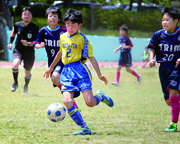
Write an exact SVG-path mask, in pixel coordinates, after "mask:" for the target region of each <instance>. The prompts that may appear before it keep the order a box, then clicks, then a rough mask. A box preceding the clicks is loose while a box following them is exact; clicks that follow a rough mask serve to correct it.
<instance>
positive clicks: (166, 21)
mask: <svg viewBox="0 0 180 144" xmlns="http://www.w3.org/2000/svg"><path fill="white" fill-rule="evenodd" d="M177 22H178V19H175V20H173V18H172V17H170V16H169V15H167V14H164V15H163V18H162V27H163V29H164V30H166V31H167V32H168V33H174V32H175V30H176V24H177Z"/></svg>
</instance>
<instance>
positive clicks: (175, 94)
mask: <svg viewBox="0 0 180 144" xmlns="http://www.w3.org/2000/svg"><path fill="white" fill-rule="evenodd" d="M176 83H177V82H176ZM171 85H173V83H172V84H171ZM179 101H180V99H179V91H178V90H175V89H171V88H170V91H169V102H170V106H171V123H170V127H169V128H167V129H165V131H166V132H176V131H177V122H178V120H179V112H180V103H179Z"/></svg>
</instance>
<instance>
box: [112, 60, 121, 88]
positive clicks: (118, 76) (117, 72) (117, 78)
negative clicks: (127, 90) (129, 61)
mask: <svg viewBox="0 0 180 144" xmlns="http://www.w3.org/2000/svg"><path fill="white" fill-rule="evenodd" d="M122 63H123V62H122V58H120V59H119V62H118V67H117V71H116V81H115V82H111V84H112V85H116V86H119V80H120V70H121V68H122Z"/></svg>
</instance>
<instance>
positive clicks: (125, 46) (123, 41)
mask: <svg viewBox="0 0 180 144" xmlns="http://www.w3.org/2000/svg"><path fill="white" fill-rule="evenodd" d="M119 30H120V31H119V34H120V36H121V37H120V38H119V43H120V46H119V47H118V48H116V49H115V50H114V52H115V53H116V52H117V51H118V50H121V56H120V58H119V63H118V67H117V72H116V81H115V82H112V84H113V85H116V86H119V79H120V71H121V68H122V67H123V65H124V66H125V67H126V71H127V72H129V73H130V74H132V75H134V76H135V77H137V84H139V83H140V82H141V75H138V74H137V73H136V72H135V71H134V70H131V66H132V57H131V48H132V47H133V44H132V42H131V40H130V38H129V37H128V36H127V35H126V34H127V33H128V27H126V26H125V25H122V26H121V27H120V28H119Z"/></svg>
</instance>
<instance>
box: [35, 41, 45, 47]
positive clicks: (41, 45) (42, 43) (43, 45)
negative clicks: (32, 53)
mask: <svg viewBox="0 0 180 144" xmlns="http://www.w3.org/2000/svg"><path fill="white" fill-rule="evenodd" d="M45 46H46V45H45V43H44V42H41V43H40V44H39V43H37V44H35V48H36V49H40V48H44V47H45Z"/></svg>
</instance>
